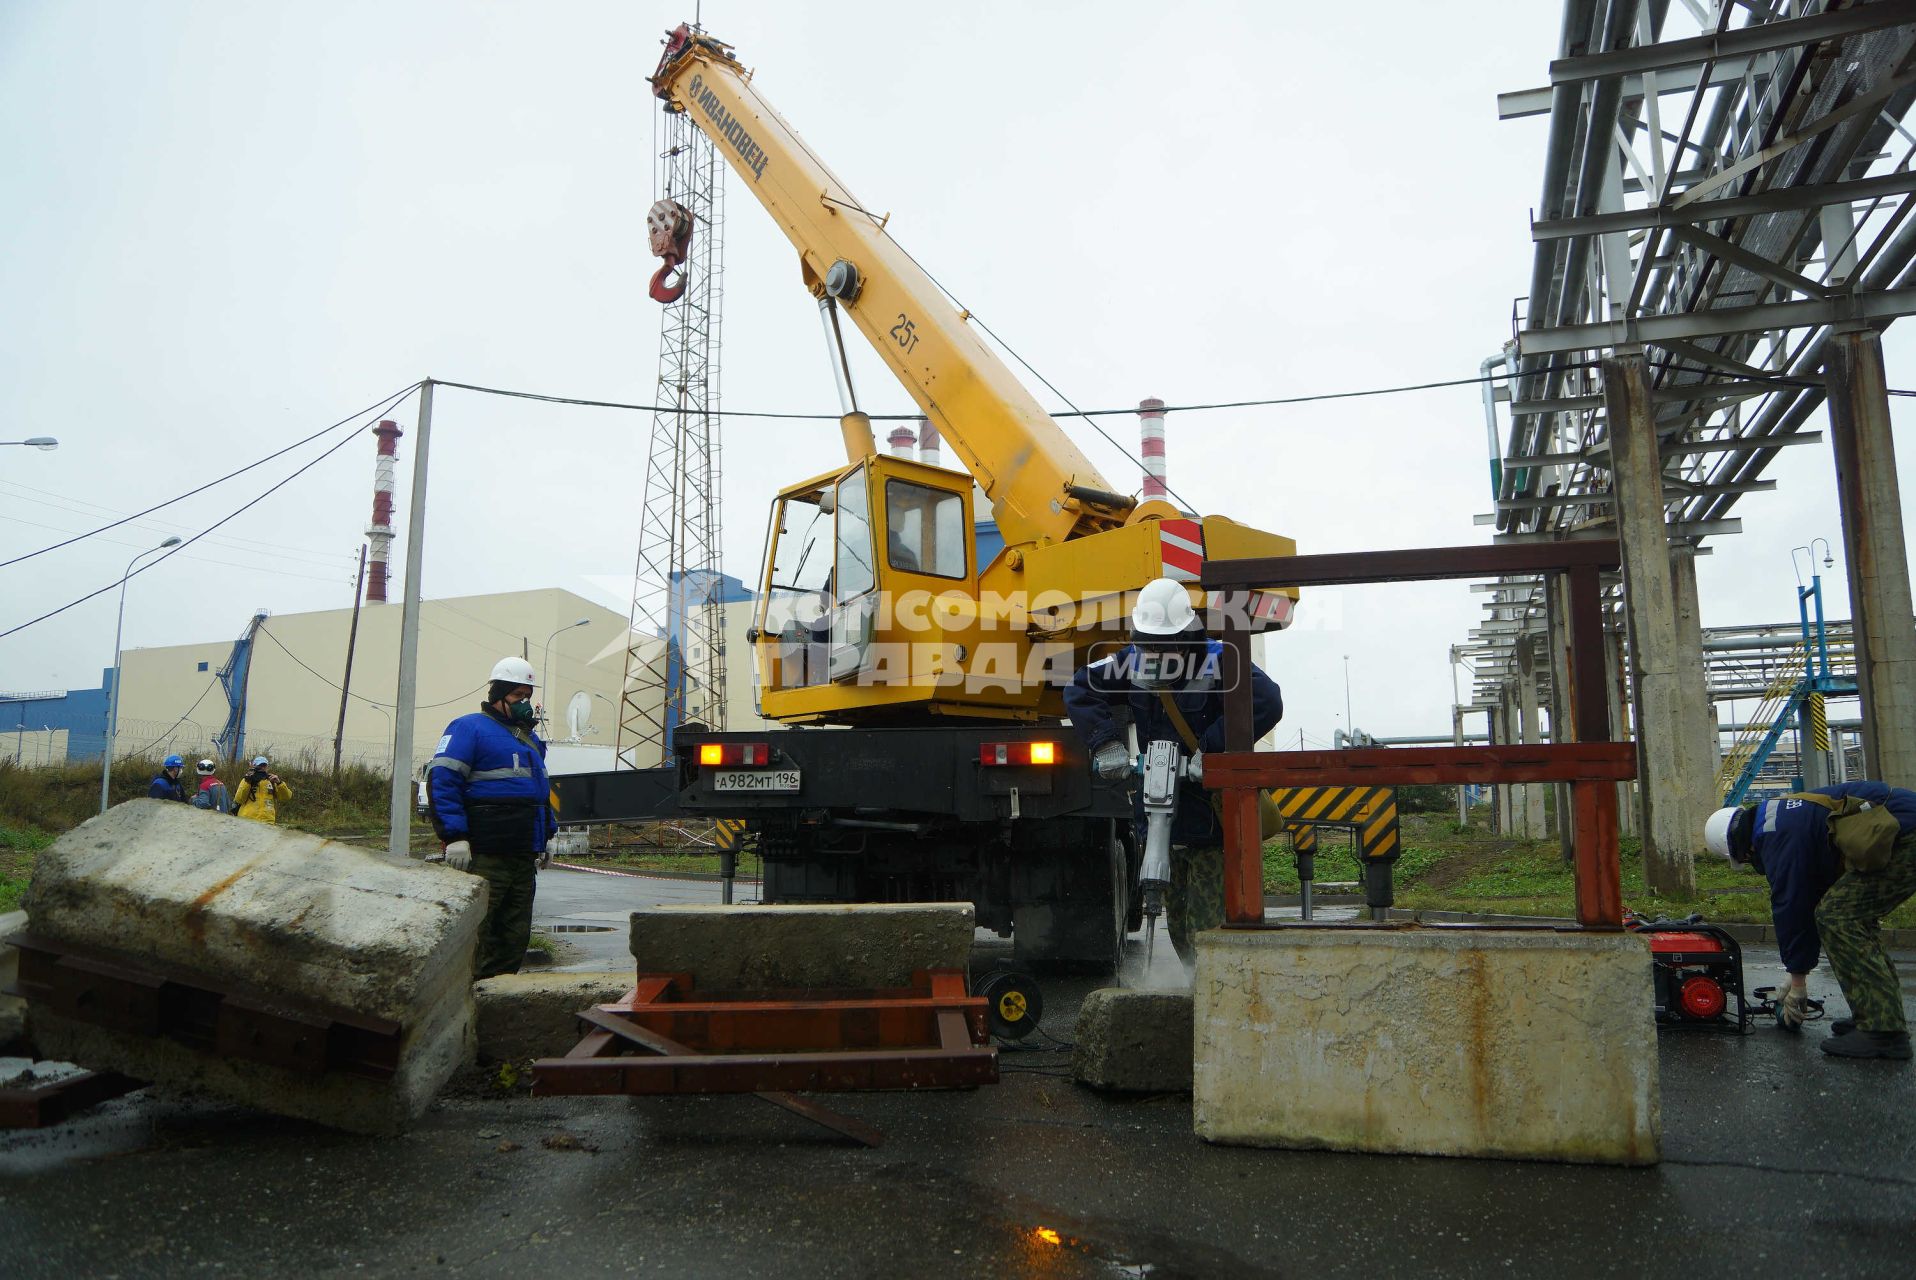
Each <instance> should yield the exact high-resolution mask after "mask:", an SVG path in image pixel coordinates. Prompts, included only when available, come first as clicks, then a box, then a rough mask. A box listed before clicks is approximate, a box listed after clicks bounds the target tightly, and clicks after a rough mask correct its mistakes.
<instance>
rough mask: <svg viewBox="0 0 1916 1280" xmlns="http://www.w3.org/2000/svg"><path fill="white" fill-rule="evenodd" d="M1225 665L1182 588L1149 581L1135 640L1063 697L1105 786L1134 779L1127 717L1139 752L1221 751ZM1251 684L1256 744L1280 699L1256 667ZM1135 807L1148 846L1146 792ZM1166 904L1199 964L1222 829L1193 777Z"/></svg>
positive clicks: (1217, 905) (1218, 896)
mask: <svg viewBox="0 0 1916 1280" xmlns="http://www.w3.org/2000/svg"><path fill="white" fill-rule="evenodd" d="M1223 658H1224V646H1223V644H1222V643H1220V642H1219V641H1216V640H1212V639H1210V638H1209V637H1208V636H1207V635H1206V633H1205V630H1204V620H1203V619H1202V618H1200V617H1199V616H1198V613H1197V611H1196V610H1195V609H1193V608H1192V607H1191V596H1190V592H1189V591H1188V590H1187V589H1186V588H1185V585H1184V584H1183V583H1182V582H1179V581H1177V580H1176V579H1175V578H1159V579H1157V580H1156V581H1155V582H1150V583H1146V584H1145V586H1144V589H1143V590H1141V591H1139V592H1138V599H1137V602H1136V604H1135V605H1134V606H1133V608H1132V611H1131V643H1130V644H1128V645H1126V646H1125V647H1124V648H1122V649H1120V650H1119V651H1118V652H1116V653H1114V654H1111V655H1109V656H1107V657H1104V658H1101V659H1099V660H1097V661H1095V662H1092V663H1089V664H1088V665H1086V666H1084V667H1083V668H1081V669H1080V670H1079V671H1078V672H1077V674H1076V675H1075V676H1074V677H1073V678H1072V681H1071V683H1070V685H1069V686H1067V687H1066V689H1065V691H1064V706H1065V714H1067V715H1068V716H1070V717H1071V723H1072V725H1073V726H1074V727H1075V728H1076V729H1077V731H1078V733H1079V734H1080V735H1081V736H1082V737H1083V738H1084V743H1085V746H1086V747H1087V748H1088V749H1089V750H1090V752H1091V767H1092V769H1093V771H1094V772H1096V773H1097V775H1098V776H1099V777H1101V778H1107V779H1120V778H1128V777H1130V776H1131V775H1132V773H1133V771H1134V769H1133V762H1134V759H1135V757H1134V756H1133V754H1132V749H1131V744H1130V742H1129V741H1127V735H1126V729H1125V725H1124V724H1123V723H1122V718H1121V715H1120V712H1121V711H1128V712H1129V715H1130V722H1131V725H1132V726H1134V727H1135V728H1136V729H1137V741H1138V747H1139V748H1140V749H1142V748H1144V747H1147V746H1148V745H1149V744H1151V743H1153V742H1157V741H1169V742H1175V743H1178V744H1179V749H1180V750H1181V751H1183V752H1184V753H1185V754H1186V755H1187V756H1188V755H1197V756H1199V758H1200V759H1201V758H1202V753H1204V752H1206V751H1222V750H1223V749H1224V681H1223ZM1249 678H1250V682H1251V723H1252V737H1253V739H1254V740H1255V739H1256V738H1261V737H1263V736H1264V735H1265V734H1267V733H1269V732H1270V731H1271V729H1272V728H1273V727H1274V726H1275V725H1276V724H1277V722H1278V721H1279V720H1280V719H1282V718H1283V715H1284V698H1283V695H1282V694H1281V693H1280V692H1279V690H1278V687H1277V684H1276V683H1275V682H1274V681H1273V680H1272V679H1271V678H1270V677H1269V676H1267V675H1265V674H1264V673H1263V672H1262V671H1260V670H1259V669H1258V668H1257V667H1256V666H1252V667H1251V670H1250V674H1249ZM1180 721H1181V722H1182V723H1180ZM1134 804H1135V809H1134V811H1133V820H1134V823H1135V825H1136V828H1137V838H1138V842H1139V843H1140V844H1142V843H1143V841H1144V799H1143V795H1142V793H1141V792H1139V793H1138V794H1137V795H1136V796H1135V798H1134ZM1164 907H1165V925H1166V928H1167V930H1168V931H1169V933H1170V935H1171V945H1172V946H1173V947H1175V948H1176V949H1177V953H1178V955H1179V957H1180V958H1182V959H1184V960H1185V961H1186V962H1190V961H1192V960H1193V959H1194V953H1193V951H1192V946H1193V940H1194V939H1195V937H1196V935H1197V934H1198V933H1200V932H1202V931H1203V930H1205V929H1215V928H1217V927H1219V926H1220V925H1222V924H1223V923H1224V828H1223V824H1222V823H1221V822H1220V821H1219V820H1218V813H1217V809H1216V808H1215V806H1214V805H1213V804H1212V794H1211V793H1210V792H1208V791H1206V790H1205V789H1204V787H1203V785H1202V784H1201V783H1199V782H1196V781H1192V780H1190V779H1186V780H1184V781H1183V782H1181V783H1180V784H1179V788H1178V808H1177V816H1176V818H1175V819H1174V820H1173V822H1172V826H1171V881H1170V885H1169V886H1168V888H1167V891H1166V893H1165V903H1164Z"/></svg>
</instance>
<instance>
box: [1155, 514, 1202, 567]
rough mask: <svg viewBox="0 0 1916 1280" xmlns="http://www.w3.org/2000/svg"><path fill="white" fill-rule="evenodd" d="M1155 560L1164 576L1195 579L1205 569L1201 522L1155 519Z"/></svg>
mask: <svg viewBox="0 0 1916 1280" xmlns="http://www.w3.org/2000/svg"><path fill="white" fill-rule="evenodd" d="M1158 560H1159V562H1160V564H1162V566H1163V568H1164V576H1165V577H1167V578H1176V579H1177V580H1178V581H1179V582H1196V581H1197V580H1198V575H1200V574H1202V573H1203V572H1204V526H1203V525H1201V524H1199V523H1198V522H1197V521H1196V520H1160V521H1158Z"/></svg>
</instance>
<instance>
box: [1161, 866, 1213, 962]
mask: <svg viewBox="0 0 1916 1280" xmlns="http://www.w3.org/2000/svg"><path fill="white" fill-rule="evenodd" d="M1164 923H1165V928H1166V930H1167V931H1168V932H1169V933H1170V935H1171V945H1172V947H1174V948H1176V950H1177V953H1178V959H1180V960H1182V961H1184V962H1185V963H1186V964H1193V963H1195V962H1196V961H1197V948H1196V938H1197V935H1198V934H1200V933H1202V932H1203V931H1204V930H1206V929H1216V928H1218V927H1220V926H1221V925H1223V923H1224V850H1223V848H1222V847H1221V846H1212V847H1209V848H1195V849H1194V848H1187V847H1184V846H1179V847H1176V848H1173V849H1172V850H1171V883H1170V885H1169V886H1168V887H1167V888H1166V890H1165V894H1164Z"/></svg>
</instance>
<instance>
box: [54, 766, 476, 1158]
mask: <svg viewBox="0 0 1916 1280" xmlns="http://www.w3.org/2000/svg"><path fill="white" fill-rule="evenodd" d="M485 902H486V893H485V882H484V881H483V880H481V879H479V878H478V877H477V876H470V875H465V874H463V873H461V872H458V871H453V870H449V869H447V868H444V867H441V866H438V865H436V864H429V863H424V862H413V861H407V860H395V859H392V858H389V857H388V856H386V855H385V854H384V853H373V852H369V851H367V850H364V849H357V848H353V847H351V846H349V845H343V844H337V843H334V842H332V841H329V840H322V839H320V838H318V837H317V836H310V835H306V834H303V833H301V832H297V831H288V830H284V829H282V828H278V827H273V826H268V825H267V824H265V823H259V822H248V821H244V820H241V819H237V818H231V817H227V816H224V815H221V814H216V813H209V812H206V811H204V810H200V809H194V808H191V807H190V806H187V805H181V804H169V803H167V802H165V801H160V800H147V799H140V800H133V801H130V802H128V803H126V804H123V805H119V806H116V807H115V808H113V809H110V810H108V811H107V812H106V813H104V814H102V815H100V816H99V817H96V818H92V819H89V820H88V821H87V822H85V823H83V824H82V825H81V826H79V827H76V828H75V829H74V830H72V831H70V832H68V833H67V834H66V835H64V836H62V837H61V838H60V839H59V840H57V841H55V842H54V843H53V844H52V845H51V846H50V847H49V848H47V849H46V850H45V851H44V852H42V853H41V854H40V855H39V857H38V858H37V859H36V861H35V864H34V873H33V881H32V883H31V885H30V886H29V887H28V890H27V897H26V903H25V906H26V910H27V914H28V917H29V918H30V920H31V929H32V931H33V933H34V934H35V935H36V936H37V937H39V938H42V939H45V940H48V941H51V942H54V943H60V942H64V943H69V944H71V945H73V946H76V947H82V948H86V949H89V950H93V951H100V952H106V953H109V954H111V955H112V956H114V957H115V958H117V959H119V960H120V961H122V962H123V963H125V964H127V965H129V966H131V967H138V966H140V965H141V964H142V963H149V964H152V965H156V966H163V967H166V968H169V969H173V970H178V971H182V972H183V973H185V974H190V975H193V976H194V977H195V978H196V979H203V980H204V983H205V986H206V987H207V988H208V989H210V990H215V991H226V990H236V991H244V992H248V993H253V994H254V995H256V996H257V997H261V998H265V999H267V1000H271V999H275V998H277V999H282V1000H284V1001H286V1002H287V1005H288V1007H289V1008H291V1009H293V1010H295V1011H297V1010H298V1009H300V1008H301V1007H310V1006H318V1007H325V1008H331V1009H342V1010H345V1011H348V1012H350V1013H353V1014H356V1015H359V1016H362V1017H367V1018H376V1019H383V1020H388V1021H391V1022H396V1023H398V1024H399V1025H400V1027H401V1028H402V1036H403V1038H402V1040H401V1045H400V1052H399V1067H398V1070H397V1072H396V1073H395V1074H394V1076H393V1077H392V1078H391V1079H388V1080H383V1081H375V1080H369V1079H365V1078H362V1077H359V1076H352V1075H345V1074H341V1073H340V1072H338V1071H326V1072H322V1073H318V1074H308V1073H302V1072H297V1071H294V1070H292V1069H289V1068H286V1067H280V1066H273V1065H268V1064H265V1063H260V1062H252V1061H246V1060H242V1059H232V1058H219V1057H215V1056H213V1055H212V1054H210V1053H202V1052H200V1051H198V1050H196V1049H193V1048H190V1047H188V1046H187V1045H185V1044H183V1043H181V1042H179V1041H177V1040H173V1039H167V1038H164V1037H157V1038H156V1037H148V1036H144V1035H139V1034H136V1033H133V1032H128V1031H123V1030H120V1029H117V1028H110V1027H106V1026H101V1025H96V1024H94V1023H91V1022H83V1021H79V1020H76V1019H72V1018H69V1017H65V1016H56V1015H55V1014H54V1013H53V1012H51V1011H50V1010H48V1009H45V1008H42V1007H40V1006H38V1005H36V1006H35V1007H34V1008H33V1009H32V1021H33V1032H34V1040H35V1043H36V1045H37V1047H38V1048H39V1050H40V1052H41V1053H42V1054H44V1055H46V1056H48V1057H55V1058H62V1059H67V1060H70V1061H74V1062H78V1063H80V1064H81V1065H83V1066H87V1067H92V1068H95V1069H105V1070H113V1071H120V1072H124V1073H125V1074H127V1075H131V1076H136V1077H138V1078H140V1079H143V1080H151V1081H153V1082H155V1083H156V1084H158V1085H162V1086H168V1087H173V1088H181V1089H188V1090H192V1091H196V1092H204V1093H207V1094H211V1095H213V1096H216V1097H221V1098H226V1099H229V1100H232V1101H235V1102H241V1103H245V1104H247V1105H250V1106H255V1107H259V1108H261V1109H264V1110H268V1111H274V1112H278V1113H281V1114H285V1115H292V1116H300V1117H303V1118H306V1119H310V1120H316V1121H319V1122H320V1123H323V1124H329V1125H334V1126H336V1127H339V1128H344V1129H352V1130H359V1131H365V1132H389V1131H392V1130H395V1129H398V1128H400V1127H403V1126H404V1125H405V1124H406V1123H407V1122H408V1121H409V1120H411V1119H412V1118H414V1117H416V1116H417V1115H419V1113H420V1112H422V1111H423V1110H424V1109H425V1107H426V1105H427V1104H428V1103H429V1102H430V1101H431V1100H432V1097H433V1095H434V1094H435V1093H436V1092H437V1090H438V1089H439V1087H440V1086H441V1085H442V1084H443V1083H444V1082H445V1081H446V1079H447V1077H448V1076H450V1075H451V1074H452V1072H453V1071H454V1070H455V1069H456V1068H457V1067H458V1066H460V1065H461V1064H462V1063H463V1062H465V1061H468V1060H469V1059H470V1058H471V1056H472V1045H473V1001H472V954H473V943H474V939H475V937H476V936H477V933H478V927H479V921H480V919H481V917H482V916H483V915H484V914H485Z"/></svg>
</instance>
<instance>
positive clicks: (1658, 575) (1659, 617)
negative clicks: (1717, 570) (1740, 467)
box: [1603, 347, 1702, 901]
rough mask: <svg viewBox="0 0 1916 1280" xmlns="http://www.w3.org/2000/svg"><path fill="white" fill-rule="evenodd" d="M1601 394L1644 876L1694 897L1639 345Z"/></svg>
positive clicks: (1689, 806) (1665, 570)
mask: <svg viewBox="0 0 1916 1280" xmlns="http://www.w3.org/2000/svg"><path fill="white" fill-rule="evenodd" d="M1603 400H1604V414H1605V417H1606V418H1607V419H1608V421H1609V427H1610V448H1611V451H1612V455H1611V460H1612V463H1613V464H1614V468H1615V469H1614V471H1613V473H1612V476H1613V484H1612V490H1611V496H1612V498H1613V499H1614V500H1615V510H1616V513H1617V532H1618V534H1619V535H1620V537H1621V540H1622V542H1623V599H1624V607H1625V610H1626V612H1627V613H1628V616H1629V619H1630V657H1631V660H1632V662H1631V664H1632V666H1633V667H1634V668H1635V673H1634V674H1635V680H1634V682H1633V685H1634V689H1635V693H1636V697H1635V702H1636V713H1637V714H1636V723H1637V778H1638V782H1639V783H1640V784H1641V786H1642V788H1643V880H1644V884H1645V885H1646V886H1647V887H1648V888H1649V889H1650V891H1651V892H1653V893H1657V894H1660V895H1662V896H1663V897H1666V898H1673V899H1677V900H1679V901H1687V900H1689V899H1691V898H1694V897H1695V896H1696V866H1695V859H1694V847H1695V844H1696V842H1697V840H1698V839H1700V838H1701V836H1702V823H1701V821H1700V820H1697V819H1695V815H1694V813H1693V810H1694V809H1695V807H1696V806H1695V804H1694V796H1695V791H1694V789H1693V788H1692V787H1691V786H1690V785H1689V782H1688V778H1689V776H1690V775H1689V771H1688V769H1687V768H1686V766H1685V764H1684V761H1683V758H1682V757H1683V751H1684V746H1685V739H1684V734H1683V722H1684V711H1685V708H1686V706H1687V705H1688V704H1687V702H1686V699H1685V695H1684V692H1683V688H1682V678H1681V675H1680V674H1679V671H1678V645H1677V625H1676V616H1675V610H1674V609H1673V608H1672V599H1673V592H1674V586H1673V584H1672V582H1671V577H1672V575H1671V572H1670V548H1669V543H1668V542H1667V541H1666V537H1667V535H1666V534H1665V532H1664V520H1663V507H1664V501H1663V458H1662V455H1661V454H1660V453H1659V451H1658V442H1657V423H1656V413H1655V409H1654V406H1653V405H1652V403H1651V400H1650V381H1649V377H1648V374H1647V372H1646V369H1645V365H1644V359H1643V348H1641V347H1619V348H1618V349H1617V350H1616V352H1615V353H1614V354H1612V355H1609V356H1606V357H1605V358H1604V361H1603Z"/></svg>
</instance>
